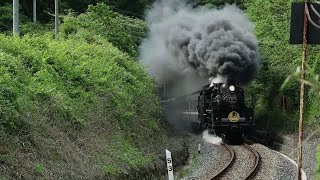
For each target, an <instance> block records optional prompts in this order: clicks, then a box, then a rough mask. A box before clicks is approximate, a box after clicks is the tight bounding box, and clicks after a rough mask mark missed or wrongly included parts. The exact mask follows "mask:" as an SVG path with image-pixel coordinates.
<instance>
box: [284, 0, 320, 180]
mask: <svg viewBox="0 0 320 180" xmlns="http://www.w3.org/2000/svg"><path fill="white" fill-rule="evenodd" d="M309 6H310V8H311V10H310V11H309ZM319 11H320V2H316V3H309V2H308V0H304V3H293V4H292V12H291V30H290V31H291V32H290V43H291V44H302V45H303V53H302V63H301V76H300V81H301V86H300V114H299V142H298V180H301V172H302V144H303V143H302V141H303V114H304V91H305V68H306V60H307V47H308V44H320V36H319V33H320V25H319V24H317V23H315V22H318V20H320V15H319Z"/></svg>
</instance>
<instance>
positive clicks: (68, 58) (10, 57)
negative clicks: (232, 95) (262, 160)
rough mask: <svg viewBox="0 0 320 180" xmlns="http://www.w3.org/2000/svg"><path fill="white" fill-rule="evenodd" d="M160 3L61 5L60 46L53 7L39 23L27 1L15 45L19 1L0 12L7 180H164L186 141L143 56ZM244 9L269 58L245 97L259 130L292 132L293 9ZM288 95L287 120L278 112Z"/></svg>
mask: <svg viewBox="0 0 320 180" xmlns="http://www.w3.org/2000/svg"><path fill="white" fill-rule="evenodd" d="M226 2H227V3H234V2H235V1H234V0H229V1H222V0H194V1H193V2H192V3H194V6H195V7H197V6H200V5H204V6H207V7H208V8H214V7H217V6H220V5H224V4H225V3H226ZM152 3H153V0H138V1H130V0H121V1H113V0H112V1H109V0H108V1H107V0H85V1H80V0H72V1H70V0H67V1H63V2H61V7H60V13H61V16H60V17H61V26H60V34H59V38H58V39H57V40H56V39H54V36H53V28H54V27H53V20H54V17H53V13H54V3H47V2H46V1H43V0H38V6H37V10H38V22H37V23H33V22H31V21H32V2H31V1H26V0H21V1H20V12H21V15H20V20H21V25H20V28H21V33H20V37H13V36H12V35H11V34H12V32H11V29H12V1H10V0H3V1H1V2H0V31H1V35H0V74H1V75H0V180H4V179H12V178H13V179H19V178H22V179H35V178H48V179H59V178H62V179H81V178H84V179H102V178H110V179H112V178H115V179H116V178H119V177H127V176H128V175H129V174H131V173H132V172H136V171H137V170H138V169H143V170H145V171H150V172H152V173H154V174H157V173H159V174H161V173H163V171H161V172H160V171H158V170H159V169H158V168H159V166H162V165H163V164H164V162H163V159H161V158H162V155H161V154H162V153H163V149H165V148H166V147H174V148H175V149H178V150H179V151H178V152H179V153H183V151H184V147H183V146H184V145H183V143H182V141H183V140H182V138H183V136H182V135H181V134H179V133H178V132H177V131H176V130H174V129H172V128H171V127H169V126H168V124H167V123H166V122H165V121H164V119H165V117H164V114H163V108H162V107H161V103H160V100H159V97H158V95H157V93H158V88H159V87H158V85H157V84H156V83H155V81H154V80H153V79H152V78H150V77H149V76H148V74H147V73H146V71H145V69H144V67H143V66H142V65H141V63H140V62H139V51H138V48H139V45H140V43H141V40H142V39H143V38H144V37H145V36H146V35H147V33H148V28H147V24H146V22H145V21H144V14H145V10H146V9H148V8H150V6H151V5H152ZM237 5H238V6H239V7H240V8H241V9H243V10H244V12H245V13H246V14H247V15H248V16H249V18H250V19H251V20H252V21H253V22H254V24H255V26H256V27H255V30H256V35H257V37H258V40H259V48H260V52H261V56H262V66H261V70H260V72H259V75H258V78H257V79H256V80H255V81H253V82H252V83H251V84H250V85H249V86H247V87H246V90H247V92H249V93H248V96H251V95H253V99H254V104H255V113H256V118H257V122H258V126H259V127H263V128H266V129H273V130H277V131H279V132H294V131H296V130H297V127H298V113H299V81H298V78H296V75H295V74H294V73H295V72H296V69H297V67H298V66H300V64H301V54H302V47H301V46H298V45H295V46H293V45H290V44H289V29H290V10H291V9H290V7H291V1H283V0H271V1H265V0H246V1H237ZM318 52H319V48H318V47H317V46H314V47H310V54H309V57H308V64H309V68H308V74H307V78H308V80H309V81H310V82H312V83H319V80H318V79H317V77H319V76H317V74H318V72H319V63H318V59H319V58H320V54H319V53H318ZM290 75H291V77H292V78H291V80H290V81H289V82H288V83H287V84H286V85H285V86H284V87H283V88H281V86H282V85H283V83H284V81H285V79H286V78H287V77H288V76H290ZM307 89H308V91H307V97H306V101H307V102H306V108H307V109H306V125H309V126H313V128H319V126H320V124H319V123H320V122H319V117H320V113H319V109H320V101H319V99H320V97H319V91H318V90H317V88H312V87H308V88H307ZM283 95H285V96H286V97H287V98H288V110H287V111H286V112H283V111H282V110H281V107H280V98H281V97H282V96H283ZM159 147H163V149H159ZM318 156H319V158H320V155H318ZM319 164H320V163H319ZM318 169H319V170H318V172H319V174H320V167H319V168H318ZM136 174H138V173H136ZM139 175H141V176H142V175H143V174H139ZM139 175H137V177H139ZM318 176H320V175H318Z"/></svg>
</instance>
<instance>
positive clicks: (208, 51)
mask: <svg viewBox="0 0 320 180" xmlns="http://www.w3.org/2000/svg"><path fill="white" fill-rule="evenodd" d="M147 22H148V25H149V28H150V32H149V35H148V37H147V38H146V39H144V41H143V43H142V45H141V46H140V56H141V59H142V63H143V64H144V65H145V66H146V67H147V69H148V70H149V72H150V74H151V75H152V76H153V77H154V78H155V79H156V80H157V81H158V82H159V83H167V82H170V81H171V82H172V81H179V78H178V77H186V76H189V77H192V78H191V79H192V80H193V81H188V80H186V78H184V81H186V82H185V83H187V84H194V83H195V84H197V85H195V86H198V83H199V82H202V83H203V80H205V81H206V83H208V79H209V78H211V79H213V78H219V79H220V78H222V79H234V80H235V81H236V82H237V83H238V84H239V85H244V84H247V83H248V82H250V81H251V80H253V79H254V78H255V77H256V75H257V72H258V70H259V51H258V42H257V39H256V36H255V34H254V26H253V24H252V23H251V21H250V20H249V19H248V18H247V17H246V16H245V15H244V14H243V12H242V11H241V10H240V9H238V8H237V7H236V6H235V5H226V6H225V7H223V8H221V9H208V8H205V7H198V8H192V6H191V5H188V4H187V3H185V2H184V1H181V0H161V1H157V2H156V3H155V4H154V5H153V7H152V8H151V9H150V10H149V11H148V13H147ZM194 79H198V80H197V81H194Z"/></svg>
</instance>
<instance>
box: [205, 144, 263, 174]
mask: <svg viewBox="0 0 320 180" xmlns="http://www.w3.org/2000/svg"><path fill="white" fill-rule="evenodd" d="M222 146H223V148H225V149H226V151H227V152H228V153H229V160H228V161H227V163H226V164H225V165H224V166H223V167H222V168H221V169H220V170H218V171H217V172H216V173H214V174H213V175H212V176H211V177H209V178H208V177H207V178H206V179H211V180H216V179H226V178H228V175H229V174H232V173H237V172H232V166H233V165H234V163H235V162H236V160H237V157H236V156H237V153H236V151H235V150H234V148H235V147H231V146H229V145H227V144H223V145H222ZM240 147H242V148H245V149H247V151H248V152H250V153H251V157H253V158H254V161H253V162H254V164H253V165H252V168H250V169H249V170H247V171H246V172H245V173H246V174H245V175H244V178H243V177H242V178H241V179H244V180H247V179H251V178H252V177H253V176H254V174H255V172H256V170H257V167H258V164H259V161H260V156H259V153H258V152H257V151H256V150H255V149H254V148H253V147H251V146H250V145H248V144H243V145H241V146H240ZM238 159H240V158H238ZM242 164H243V163H242ZM245 165H248V164H245ZM238 168H241V167H238ZM241 169H242V168H241ZM243 169H245V168H243ZM233 177H234V175H233ZM228 179H229V178H228Z"/></svg>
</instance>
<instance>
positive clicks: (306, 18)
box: [298, 0, 309, 180]
mask: <svg viewBox="0 0 320 180" xmlns="http://www.w3.org/2000/svg"><path fill="white" fill-rule="evenodd" d="M308 13H309V9H308V0H304V17H303V19H304V22H303V53H302V64H301V77H300V78H301V86H300V116H299V142H298V180H301V171H302V143H303V111H304V86H305V82H304V80H305V68H306V59H307V47H308V41H307V32H308Z"/></svg>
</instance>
